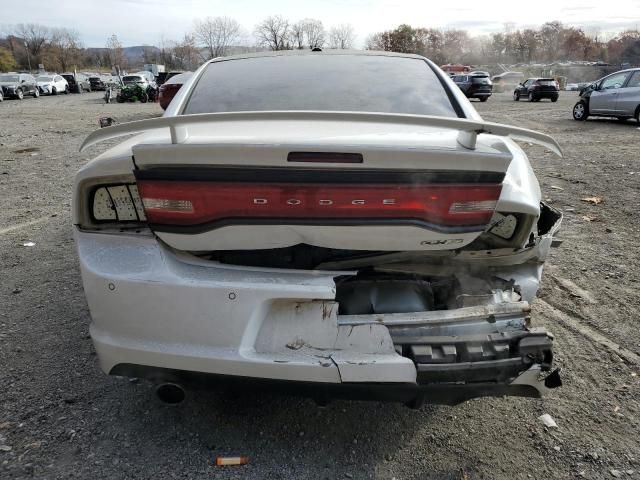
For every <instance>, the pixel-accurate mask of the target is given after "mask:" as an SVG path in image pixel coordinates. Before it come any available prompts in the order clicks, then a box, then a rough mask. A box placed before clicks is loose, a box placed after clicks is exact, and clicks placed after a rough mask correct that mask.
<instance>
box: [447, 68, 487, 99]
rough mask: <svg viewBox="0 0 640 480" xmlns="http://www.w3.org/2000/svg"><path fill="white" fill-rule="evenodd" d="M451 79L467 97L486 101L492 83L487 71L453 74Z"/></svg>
mask: <svg viewBox="0 0 640 480" xmlns="http://www.w3.org/2000/svg"><path fill="white" fill-rule="evenodd" d="M452 79H453V81H454V82H455V83H456V85H458V87H459V88H460V90H462V92H463V93H464V94H465V95H466V96H467V98H479V99H480V101H481V102H486V101H487V100H488V99H489V97H490V96H491V92H492V90H493V85H492V84H491V80H490V79H489V74H488V73H469V74H464V75H454V76H453V77H452Z"/></svg>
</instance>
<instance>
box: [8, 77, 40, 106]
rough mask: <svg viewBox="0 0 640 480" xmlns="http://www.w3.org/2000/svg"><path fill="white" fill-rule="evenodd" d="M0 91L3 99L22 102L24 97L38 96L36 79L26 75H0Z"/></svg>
mask: <svg viewBox="0 0 640 480" xmlns="http://www.w3.org/2000/svg"><path fill="white" fill-rule="evenodd" d="M0 90H1V91H2V96H3V97H4V98H17V99H18V100H22V99H23V98H24V96H25V95H33V96H34V97H36V98H38V97H39V96H40V90H38V85H37V83H36V79H35V78H34V77H33V76H32V75H29V74H28V73H2V74H0Z"/></svg>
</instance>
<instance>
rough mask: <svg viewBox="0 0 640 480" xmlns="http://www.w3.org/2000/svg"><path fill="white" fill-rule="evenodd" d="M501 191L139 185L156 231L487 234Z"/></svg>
mask: <svg viewBox="0 0 640 480" xmlns="http://www.w3.org/2000/svg"><path fill="white" fill-rule="evenodd" d="M501 189H502V185H501V184H480V185H479V184H437V185H434V184H419V185H410V184H402V185H396V184H336V185H333V184H304V185H300V184H288V183H267V184H264V183H261V184H256V183H227V182H203V181H173V180H138V190H139V192H140V196H141V198H142V202H143V205H144V210H145V214H146V216H147V220H148V221H149V222H150V223H152V224H155V225H156V226H161V225H165V226H196V225H212V226H213V227H215V224H216V223H223V224H229V223H238V224H242V223H248V221H250V220H252V221H261V223H286V222H287V221H294V222H295V223H300V222H301V221H309V222H311V223H319V224H322V223H326V224H331V221H332V220H333V221H336V220H337V221H342V222H345V221H348V220H353V221H354V222H359V221H362V222H367V221H369V222H374V223H387V222H394V223H415V222H419V223H423V224H427V225H431V226H442V227H465V226H483V225H485V224H487V223H488V222H489V220H490V219H491V216H492V215H493V211H494V209H495V205H496V202H497V200H498V198H499V196H500V192H501Z"/></svg>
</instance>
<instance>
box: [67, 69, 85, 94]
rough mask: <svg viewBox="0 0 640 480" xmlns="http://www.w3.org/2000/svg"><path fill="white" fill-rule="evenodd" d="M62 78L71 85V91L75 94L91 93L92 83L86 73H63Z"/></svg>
mask: <svg viewBox="0 0 640 480" xmlns="http://www.w3.org/2000/svg"><path fill="white" fill-rule="evenodd" d="M62 76H63V77H64V79H65V80H66V81H67V83H68V84H69V91H70V92H73V93H82V92H84V91H86V92H90V91H91V83H89V77H88V76H86V75H85V74H84V73H75V74H74V73H63V74H62Z"/></svg>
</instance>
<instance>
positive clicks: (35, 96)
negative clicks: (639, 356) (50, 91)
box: [33, 87, 40, 98]
mask: <svg viewBox="0 0 640 480" xmlns="http://www.w3.org/2000/svg"><path fill="white" fill-rule="evenodd" d="M39 96H40V90H38V88H37V87H36V89H35V90H34V91H33V98H38V97H39Z"/></svg>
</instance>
